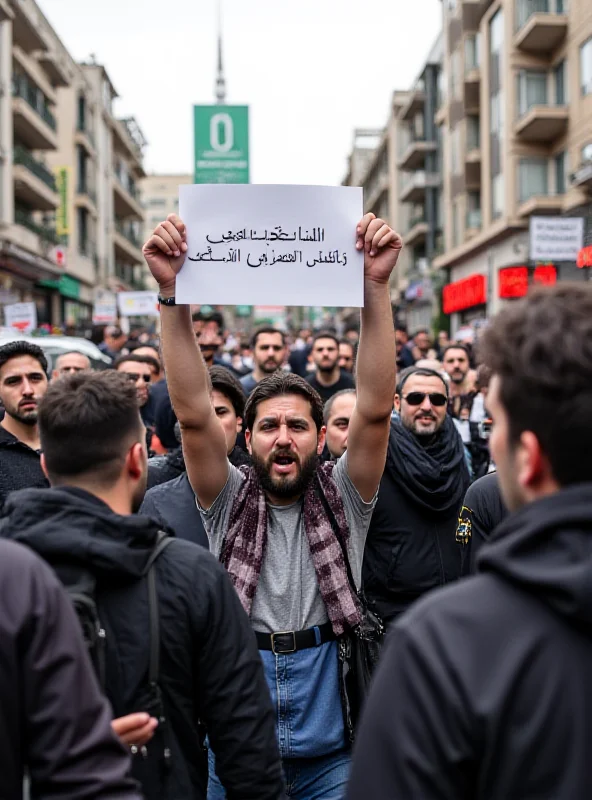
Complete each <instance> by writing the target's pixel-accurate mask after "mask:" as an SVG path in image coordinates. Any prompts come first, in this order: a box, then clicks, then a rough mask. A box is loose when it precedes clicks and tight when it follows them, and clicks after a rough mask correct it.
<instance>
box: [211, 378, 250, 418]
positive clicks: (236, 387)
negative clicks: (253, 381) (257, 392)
mask: <svg viewBox="0 0 592 800" xmlns="http://www.w3.org/2000/svg"><path fill="white" fill-rule="evenodd" d="M209 373H210V383H211V384H212V389H215V390H216V391H217V392H220V394H223V395H224V397H227V398H228V399H229V400H230V402H231V403H232V407H233V408H234V413H235V414H236V416H237V417H241V419H242V418H243V417H244V415H245V403H246V400H247V398H246V396H245V392H244V389H243V387H242V386H241V384H240V381H239V380H238V378H235V376H234V375H233V374H232V372H230V370H228V369H226V367H210V369H209Z"/></svg>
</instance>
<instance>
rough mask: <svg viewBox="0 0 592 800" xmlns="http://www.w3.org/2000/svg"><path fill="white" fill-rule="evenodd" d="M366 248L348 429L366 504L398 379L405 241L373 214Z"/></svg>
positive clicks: (363, 235)
mask: <svg viewBox="0 0 592 800" xmlns="http://www.w3.org/2000/svg"><path fill="white" fill-rule="evenodd" d="M357 238H358V241H357V247H358V249H359V250H361V249H362V247H363V248H364V308H363V309H362V326H361V332H360V346H359V349H358V358H357V376H356V383H357V399H356V407H355V409H354V413H353V415H352V419H351V422H350V426H349V436H348V446H347V461H348V472H349V476H350V478H351V480H352V483H353V484H354V486H355V487H356V489H357V490H358V492H359V493H360V496H361V497H362V499H363V500H365V501H366V502H370V500H372V498H373V497H374V495H375V493H376V490H377V489H378V485H379V483H380V479H381V477H382V473H383V471H384V464H385V460H386V448H387V444H388V437H389V429H390V417H391V411H392V409H393V397H394V394H395V378H396V366H395V365H396V358H397V354H396V348H395V330H394V325H393V313H392V309H391V298H390V289H389V278H390V275H391V272H392V271H393V269H394V267H395V264H396V263H397V259H398V257H399V253H400V251H401V247H402V242H401V237H400V236H399V235H398V234H397V233H395V232H394V231H393V230H391V228H389V226H388V225H387V224H386V223H385V222H384V221H383V220H381V219H376V217H375V216H374V214H366V216H365V217H364V218H363V219H362V220H361V222H360V224H359V225H358V229H357Z"/></svg>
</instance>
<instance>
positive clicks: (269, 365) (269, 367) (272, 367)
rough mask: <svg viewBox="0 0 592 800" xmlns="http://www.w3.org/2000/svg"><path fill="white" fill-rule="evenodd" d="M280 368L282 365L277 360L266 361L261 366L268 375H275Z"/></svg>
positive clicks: (262, 370)
mask: <svg viewBox="0 0 592 800" xmlns="http://www.w3.org/2000/svg"><path fill="white" fill-rule="evenodd" d="M279 368H280V365H279V364H277V363H276V362H275V361H273V362H272V361H264V362H263V364H261V366H260V367H259V369H260V370H261V372H264V373H265V374H266V375H273V373H274V372H277V371H278V369H279Z"/></svg>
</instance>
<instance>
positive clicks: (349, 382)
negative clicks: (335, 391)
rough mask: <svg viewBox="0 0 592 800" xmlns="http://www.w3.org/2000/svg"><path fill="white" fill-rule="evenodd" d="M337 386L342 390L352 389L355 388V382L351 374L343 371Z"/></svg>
mask: <svg viewBox="0 0 592 800" xmlns="http://www.w3.org/2000/svg"><path fill="white" fill-rule="evenodd" d="M339 385H340V387H341V388H342V389H353V388H354V387H355V385H356V381H355V378H354V376H353V375H352V374H351V372H347V370H344V369H342V370H341V376H340V378H339Z"/></svg>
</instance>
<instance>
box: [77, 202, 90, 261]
mask: <svg viewBox="0 0 592 800" xmlns="http://www.w3.org/2000/svg"><path fill="white" fill-rule="evenodd" d="M76 215H77V222H78V251H79V252H80V253H81V254H82V255H85V256H88V255H90V251H89V236H88V211H87V209H86V208H78V209H76Z"/></svg>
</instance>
